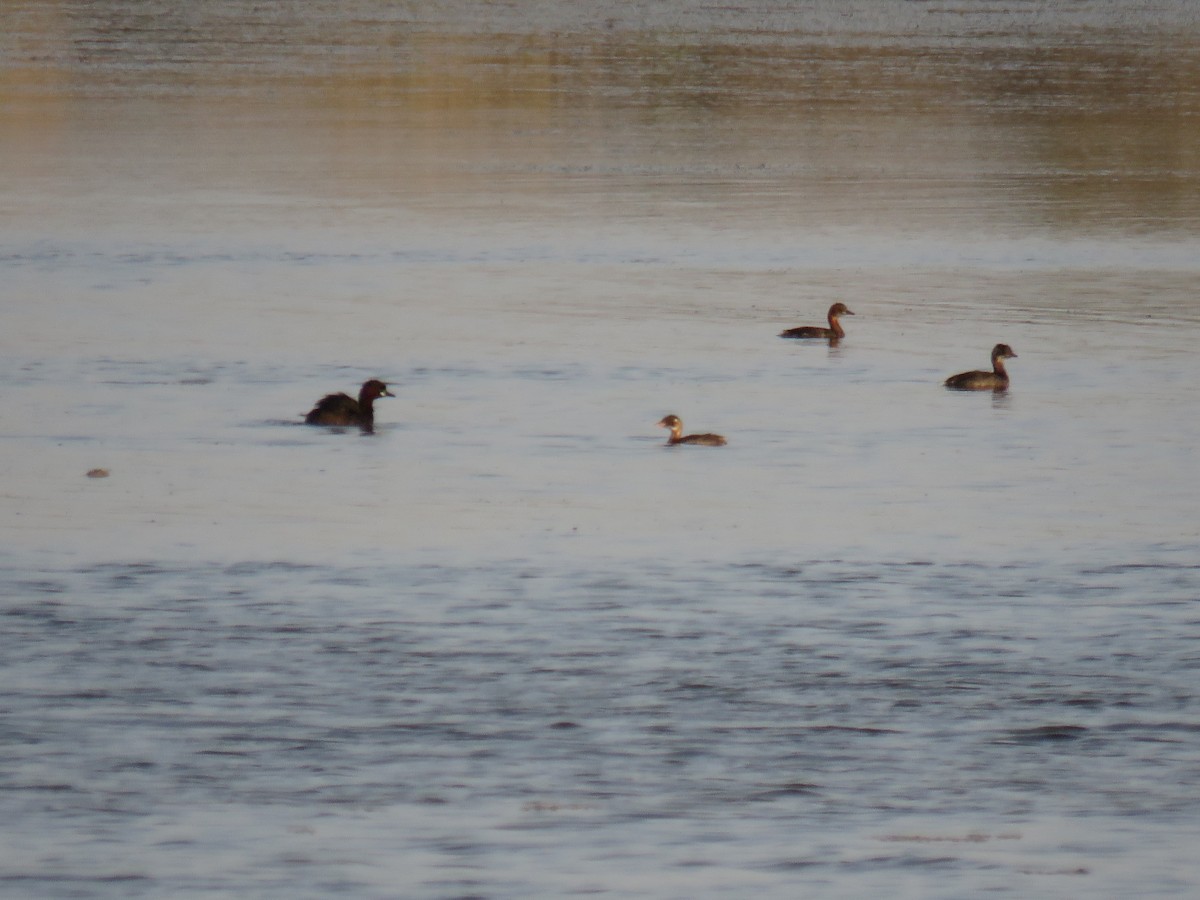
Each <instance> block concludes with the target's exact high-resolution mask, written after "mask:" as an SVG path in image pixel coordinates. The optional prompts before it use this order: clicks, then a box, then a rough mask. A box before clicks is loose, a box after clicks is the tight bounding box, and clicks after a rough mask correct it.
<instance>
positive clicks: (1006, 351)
mask: <svg viewBox="0 0 1200 900" xmlns="http://www.w3.org/2000/svg"><path fill="white" fill-rule="evenodd" d="M1016 358H1017V354H1016V353H1015V352H1014V351H1013V348H1012V347H1010V346H1008V344H997V345H996V346H995V347H993V348H992V359H1016Z"/></svg>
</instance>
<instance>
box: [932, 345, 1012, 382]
mask: <svg viewBox="0 0 1200 900" xmlns="http://www.w3.org/2000/svg"><path fill="white" fill-rule="evenodd" d="M1016 358H1017V354H1016V353H1014V352H1013V348H1012V347H1010V346H1008V344H997V345H996V346H995V347H993V348H992V371H990V372H984V371H981V370H977V371H974V372H962V373H960V374H958V375H951V376H950V377H949V378H947V379H946V387H948V388H951V389H952V390H956V391H1006V390H1008V370H1007V369H1005V368H1004V361H1005V360H1006V359H1016Z"/></svg>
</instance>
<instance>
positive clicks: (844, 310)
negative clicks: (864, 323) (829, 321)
mask: <svg viewBox="0 0 1200 900" xmlns="http://www.w3.org/2000/svg"><path fill="white" fill-rule="evenodd" d="M829 314H830V315H831V316H852V315H854V313H852V312H850V308H849V307H847V306H846V304H845V303H835V304H833V306H831V307H829Z"/></svg>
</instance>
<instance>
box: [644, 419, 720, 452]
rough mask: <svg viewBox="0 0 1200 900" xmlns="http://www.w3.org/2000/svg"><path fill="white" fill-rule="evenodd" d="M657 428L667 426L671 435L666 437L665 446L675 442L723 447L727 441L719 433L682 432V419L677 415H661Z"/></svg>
mask: <svg viewBox="0 0 1200 900" xmlns="http://www.w3.org/2000/svg"><path fill="white" fill-rule="evenodd" d="M658 427H659V428H669V429H670V430H671V436H670V437H668V438H667V446H668V447H674V446H675V445H676V444H698V445H700V446H702V447H724V446H725V444H726V443H727V441H726V440H725V438H723V437H722V436H721V435H719V434H684V433H683V420H682V419H680V418H679V416H663V417H662V418H661V419H660V420H659V422H658Z"/></svg>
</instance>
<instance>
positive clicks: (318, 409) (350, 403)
mask: <svg viewBox="0 0 1200 900" xmlns="http://www.w3.org/2000/svg"><path fill="white" fill-rule="evenodd" d="M395 396H396V395H395V394H393V393H392V392H391V391H389V390H388V386H387V385H386V384H384V383H383V382H382V381H379V380H377V379H375V378H372V379H371V380H370V381H364V382H363V386H362V390H360V391H359V392H358V399H357V400H355V399H354V398H353V397H350V396H348V395H346V394H327V395H326V396H324V397H322V398H321V399H320V400H318V401H317V405H316V406H314V407H313V408H312V411H311V412H310V413H309V414H308V415H307V416H305V417H304V423H305V424H306V425H357V426H358V427H359V428H362V429H364V430H366V431H370V430H371V429H372V428H373V427H374V426H375V400H376V398H378V397H395Z"/></svg>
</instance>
